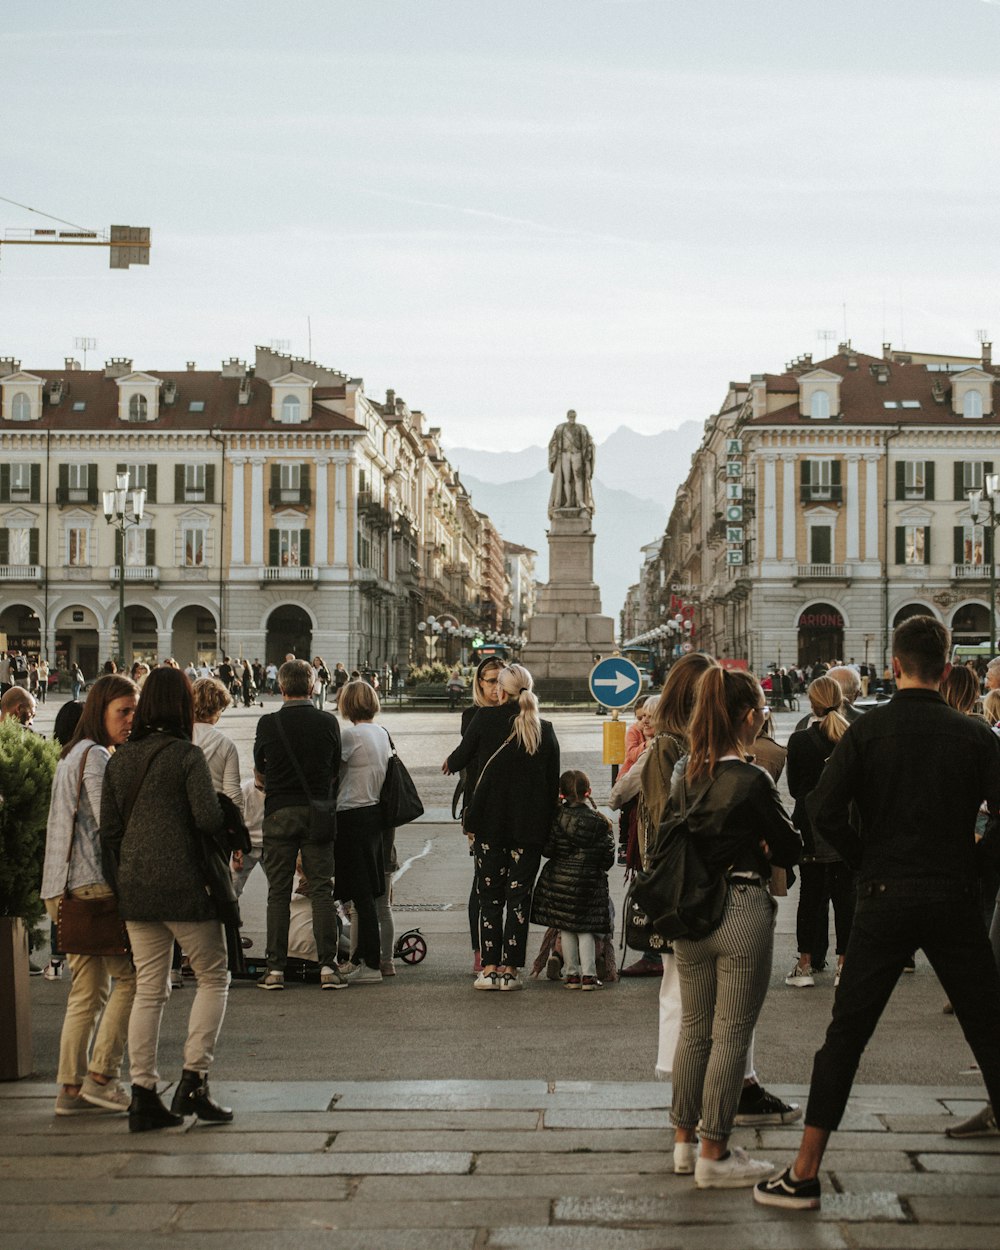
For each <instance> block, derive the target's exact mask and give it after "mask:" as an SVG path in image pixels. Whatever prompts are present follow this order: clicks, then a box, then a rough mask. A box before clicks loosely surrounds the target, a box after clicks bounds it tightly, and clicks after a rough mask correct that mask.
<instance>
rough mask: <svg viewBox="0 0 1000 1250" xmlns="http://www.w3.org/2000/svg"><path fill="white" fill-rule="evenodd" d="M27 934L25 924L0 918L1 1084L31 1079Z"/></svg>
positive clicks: (10, 918)
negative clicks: (2, 1082) (29, 1077)
mask: <svg viewBox="0 0 1000 1250" xmlns="http://www.w3.org/2000/svg"><path fill="white" fill-rule="evenodd" d="M28 976H29V973H28V930H27V927H26V925H25V923H24V921H23V920H17V919H15V918H13V917H11V916H0V1081H20V1080H21V1079H22V1078H23V1077H26V1076H30V1075H31V1067H32V1052H31V993H30V982H29V980H28Z"/></svg>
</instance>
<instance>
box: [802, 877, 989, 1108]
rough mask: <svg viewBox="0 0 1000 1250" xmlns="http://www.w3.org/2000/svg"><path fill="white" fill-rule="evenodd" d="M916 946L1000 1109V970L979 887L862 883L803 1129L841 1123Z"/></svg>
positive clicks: (899, 882)
mask: <svg viewBox="0 0 1000 1250" xmlns="http://www.w3.org/2000/svg"><path fill="white" fill-rule="evenodd" d="M918 947H919V948H920V949H921V950H923V952H924V954H925V955H926V956H927V958H928V959H929V960H930V962H931V967H932V968H933V969H934V971H935V972H936V973H937V975H938V979H939V980H940V982H941V986H942V988H943V989H944V992H945V993H946V994H947V996H948V999H949V1001H950V1002H951V1005H952V1006H953V1007H954V1008H955V1018H956V1019H957V1020H958V1022H959V1024H960V1025H961V1026H962V1032H963V1033H964V1034H965V1038H966V1041H967V1042H968V1043H969V1046H970V1048H971V1050H972V1053H973V1055H975V1057H976V1062H977V1063H978V1064H979V1067H980V1069H981V1071H982V1074H983V1081H984V1083H985V1085H986V1089H987V1092H988V1094H989V1097H990V1100H991V1102H992V1103H993V1105H994V1107H1000V973H998V972H997V966H996V963H995V962H994V959H993V952H992V950H991V949H990V943H989V939H988V938H987V936H986V930H985V928H984V926H983V919H982V915H981V914H980V907H979V900H978V897H977V894H976V892H975V891H974V890H972V889H969V890H966V891H963V890H961V888H960V887H958V886H948V885H945V884H942V883H938V882H934V881H930V882H923V881H876V882H866V883H865V884H864V885H862V886H861V888H860V890H859V896H858V904H857V907H856V909H855V912H854V924H853V927H852V929H851V940H850V941H849V942H848V944H847V954H846V956H845V958H844V969H843V972H842V973H841V978H840V987H839V988H838V990H837V994H836V997H835V998H834V1000H833V1018H832V1019H831V1021H830V1026H829V1028H828V1029H827V1031H826V1040H825V1041H824V1042H823V1045H822V1047H821V1048H820V1049H819V1050H818V1051H817V1052H816V1058H815V1059H814V1061H813V1071H812V1084H811V1086H810V1090H809V1105H808V1107H807V1108H806V1124H809V1125H811V1126H813V1127H814V1128H820V1129H827V1130H828V1131H830V1132H832V1131H833V1130H834V1129H836V1127H837V1126H838V1125H839V1124H840V1120H841V1117H842V1116H843V1114H844V1108H845V1107H846V1105H847V1099H848V1097H849V1096H850V1093H851V1085H852V1084H853V1082H854V1076H855V1073H856V1072H857V1070H858V1064H859V1063H860V1061H861V1056H862V1054H863V1053H864V1050H865V1047H866V1046H867V1045H868V1039H869V1038H870V1037H871V1035H872V1034H873V1033H874V1032H875V1026H876V1025H877V1024H878V1022H879V1019H880V1017H881V1015H882V1012H883V1011H884V1010H885V1006H886V1003H888V1001H889V998H890V996H891V995H892V991H893V990H894V989H895V986H896V982H897V981H898V980H899V977H900V975H901V974H902V971H903V964H904V963H905V962H906V960H907V959H909V958H910V957H911V956H912V955H913V952H914V951H915V950H916V949H917V948H918Z"/></svg>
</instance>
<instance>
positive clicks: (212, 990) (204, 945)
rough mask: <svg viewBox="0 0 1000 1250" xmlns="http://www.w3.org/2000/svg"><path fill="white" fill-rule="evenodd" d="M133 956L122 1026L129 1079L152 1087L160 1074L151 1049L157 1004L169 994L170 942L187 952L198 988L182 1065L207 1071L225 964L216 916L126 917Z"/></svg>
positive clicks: (218, 1023)
mask: <svg viewBox="0 0 1000 1250" xmlns="http://www.w3.org/2000/svg"><path fill="white" fill-rule="evenodd" d="M125 925H126V928H127V929H128V935H129V939H130V940H131V942H132V958H133V959H134V960H135V975H136V987H135V1002H134V1003H133V1005H132V1016H131V1019H130V1020H129V1026H128V1053H129V1066H130V1068H131V1069H132V1084H133V1085H144V1086H145V1087H146V1088H147V1089H153V1088H155V1086H156V1083H157V1081H158V1080H159V1079H160V1074H159V1072H158V1071H157V1069H156V1050H157V1046H158V1045H159V1041H160V1021H161V1020H162V1018H163V1007H164V1004H165V1003H166V1001H167V999H168V998H169V997H170V959H171V955H172V954H173V949H174V942H175V941H177V942H180V944H181V948H182V949H183V951H184V953H185V954H186V955H187V957H188V960H189V962H190V964H191V967H192V968H193V969H194V975H195V978H196V980H197V986H198V988H197V989H196V990H195V995H194V1002H192V1004H191V1014H190V1016H189V1017H188V1033H187V1041H186V1042H185V1043H184V1067H185V1068H189V1069H191V1071H192V1072H207V1071H208V1069H209V1068H210V1067H211V1066H212V1060H213V1059H214V1058H215V1043H216V1041H217V1040H218V1037H219V1030H220V1029H221V1028H222V1021H223V1019H224V1018H225V1014H226V1001H227V999H228V997H229V968H228V966H227V964H228V958H227V953H226V936H225V933H224V931H223V928H222V925H221V924H220V923H219V921H217V920H206V921H203V922H201V923H198V924H195V923H193V922H189V921H183V920H163V921H158V920H156V921H153V920H127V921H126V922H125Z"/></svg>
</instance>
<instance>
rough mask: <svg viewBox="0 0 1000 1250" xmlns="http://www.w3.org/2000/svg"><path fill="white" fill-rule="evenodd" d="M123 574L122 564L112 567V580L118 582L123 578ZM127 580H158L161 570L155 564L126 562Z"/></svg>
mask: <svg viewBox="0 0 1000 1250" xmlns="http://www.w3.org/2000/svg"><path fill="white" fill-rule="evenodd" d="M121 575H122V570H121V565H120V564H116V565H114V566H113V567H112V569H111V580H112V581H113V582H116V583H117V582H119V581H120V580H121ZM125 580H126V581H127V582H158V581H159V580H160V570H159V569H158V568H157V567H156V565H155V564H126V565H125Z"/></svg>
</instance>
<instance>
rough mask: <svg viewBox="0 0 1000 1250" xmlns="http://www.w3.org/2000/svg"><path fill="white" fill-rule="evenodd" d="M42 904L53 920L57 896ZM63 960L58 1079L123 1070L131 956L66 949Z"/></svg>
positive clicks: (102, 888)
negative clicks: (65, 984)
mask: <svg viewBox="0 0 1000 1250" xmlns="http://www.w3.org/2000/svg"><path fill="white" fill-rule="evenodd" d="M70 893H71V894H72V895H73V897H74V898H106V897H107V896H108V895H109V894H110V893H111V890H110V889H109V888H108V886H106V885H84V886H81V887H80V888H79V889H78V890H71V891H70ZM45 909H46V911H47V912H48V913H49V919H50V920H51V921H52V923H53V924H55V922H56V917H57V916H58V914H59V899H58V898H47V899H46V900H45ZM66 962H67V963H68V964H69V967H70V971H71V972H72V974H73V982H72V984H71V985H70V987H69V998H68V999H67V1000H66V1017H65V1019H64V1020H63V1027H62V1037H61V1038H60V1040H59V1072H58V1075H57V1076H56V1080H57V1081H58V1082H59V1083H60V1085H82V1084H83V1078H84V1077H85V1076H86V1075H87V1073H88V1071H89V1072H99V1073H102V1074H103V1075H104V1076H110V1077H118V1076H121V1070H122V1055H123V1053H124V1051H125V1038H126V1036H127V1035H128V1018H129V1012H130V1011H131V1010H132V1000H133V998H134V997H135V969H134V968H133V967H132V961H131V959H129V957H128V955H111V956H102V955H70V954H67V955H66ZM95 1033H96V1037H95ZM91 1043H93V1050H91Z"/></svg>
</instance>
